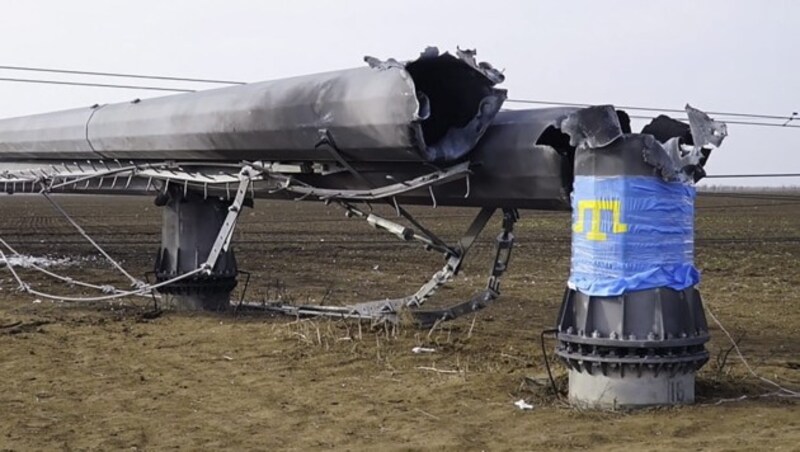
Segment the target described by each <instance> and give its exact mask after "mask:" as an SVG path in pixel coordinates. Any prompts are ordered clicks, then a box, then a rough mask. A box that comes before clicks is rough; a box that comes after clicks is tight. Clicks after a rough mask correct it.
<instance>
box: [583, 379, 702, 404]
mask: <svg viewBox="0 0 800 452" xmlns="http://www.w3.org/2000/svg"><path fill="white" fill-rule="evenodd" d="M694 377H695V374H694V372H687V373H682V374H677V375H674V376H670V375H669V374H668V373H666V372H661V373H659V374H658V376H656V375H655V373H654V372H653V371H650V370H643V371H642V374H641V376H638V375H637V374H636V373H635V372H631V373H630V374H628V373H626V375H625V377H620V376H619V375H618V374H617V375H614V374H609V375H602V374H595V375H592V374H589V373H587V372H581V371H578V370H575V369H571V370H570V371H569V401H570V403H572V404H573V405H576V406H580V407H585V408H605V409H616V408H643V407H649V406H659V405H681V404H689V403H694V380H695V378H694Z"/></svg>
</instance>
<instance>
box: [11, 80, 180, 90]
mask: <svg viewBox="0 0 800 452" xmlns="http://www.w3.org/2000/svg"><path fill="white" fill-rule="evenodd" d="M0 81H2V82H15V83H37V84H41V85H70V86H89V87H92V88H116V89H141V90H148V91H171V92H174V93H193V92H195V91H196V90H193V89H181V88H166V87H162V86H142V85H118V84H111V83H90V82H69V81H63V80H42V79H29V78H9V77H0Z"/></svg>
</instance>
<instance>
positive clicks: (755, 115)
mask: <svg viewBox="0 0 800 452" xmlns="http://www.w3.org/2000/svg"><path fill="white" fill-rule="evenodd" d="M506 102H511V103H517V104H536V105H561V106H565V107H588V106H590V105H591V104H584V103H579V102H555V101H549V100H533V99H506ZM614 106H615V107H616V108H619V109H622V110H634V111H660V112H666V113H686V111H685V110H680V109H677V108H660V107H640V106H633V105H614ZM706 113H708V114H709V115H717V116H738V117H743V118H760V119H780V120H787V119H792V118H795V117H796V116H797V115H798V112H796V111H795V112H792V114H791V115H765V114H760V113H739V112H736V113H733V112H723V111H707V112H706Z"/></svg>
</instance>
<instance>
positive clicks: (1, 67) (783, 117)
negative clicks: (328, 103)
mask: <svg viewBox="0 0 800 452" xmlns="http://www.w3.org/2000/svg"><path fill="white" fill-rule="evenodd" d="M0 70H10V71H33V72H47V73H59V74H69V75H88V76H100V77H122V78H137V79H147V80H165V81H179V82H190V83H214V84H224V85H243V84H245V83H244V82H240V81H235V80H218V79H207V78H191V77H173V76H165V75H149V74H128V73H121V72H101V71H83V70H74V69H57V68H45V67H34V66H11V65H0ZM0 81H5V82H17V83H38V84H54V85H70V86H88V87H97V88H117V89H140V90H150V91H167V92H181V93H188V92H194V91H196V90H193V89H181V88H169V87H162V86H142V85H127V84H110V83H93V82H76V81H61V80H43V79H22V78H11V77H0ZM506 102H509V103H523V104H537V105H559V106H572V107H587V106H589V105H591V104H586V103H578V102H557V101H549V100H534V99H507V100H506ZM616 107H617V108H620V109H623V110H632V111H652V112H666V113H684V111H683V110H680V109H674V108H658V107H642V106H633V105H616ZM707 113H708V114H712V115H717V116H732V117H741V118H754V119H768V120H770V119H771V120H781V121H784V122H783V123H782V124H777V123H764V122H753V121H735V120H728V121H725V122H726V123H728V124H737V125H747V126H762V127H788V128H800V125H792V124H789V123H790V122H791V121H793V120H795V119H796V118H797V117H798V112H792V114H791V115H766V114H760V113H741V112H719V111H709V112H707ZM631 118H636V119H654V117H653V116H637V115H631ZM676 119H678V120H681V121H686V120H687V119H686V118H676Z"/></svg>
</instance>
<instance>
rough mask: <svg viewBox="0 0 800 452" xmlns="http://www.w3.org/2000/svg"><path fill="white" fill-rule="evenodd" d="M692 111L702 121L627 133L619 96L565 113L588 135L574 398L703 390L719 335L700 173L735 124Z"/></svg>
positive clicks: (589, 400) (645, 397)
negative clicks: (711, 331)
mask: <svg viewBox="0 0 800 452" xmlns="http://www.w3.org/2000/svg"><path fill="white" fill-rule="evenodd" d="M687 113H688V114H689V118H690V125H685V124H682V123H679V122H677V121H673V120H669V119H667V118H664V119H662V121H660V122H659V121H656V122H654V123H652V124H651V125H649V126H648V127H646V128H645V130H644V131H643V133H642V134H631V133H625V132H624V131H623V128H622V126H621V124H620V122H619V120H618V116H617V113H616V112H615V111H614V110H613V108H612V107H591V108H588V109H585V110H580V111H578V112H576V113H574V114H573V115H571V116H570V117H568V118H567V119H566V120H565V121H564V122H562V130H563V131H564V132H566V133H567V134H568V135H570V138H571V140H572V144H573V145H576V146H577V148H576V152H575V181H574V191H573V195H572V210H573V214H572V218H573V226H572V266H571V271H570V278H569V284H568V289H567V291H566V294H565V296H564V301H563V304H562V306H561V309H560V312H559V316H558V340H559V345H558V349H557V353H558V355H559V356H560V357H561V359H562V360H563V362H564V363H565V364H566V365H567V367H568V368H569V399H570V401H571V402H572V403H573V404H577V405H581V406H588V407H602V408H617V407H640V406H650V405H671V404H683V403H692V402H693V401H694V383H695V371H697V370H698V369H699V368H700V367H701V366H702V365H703V364H705V362H706V361H707V360H708V352H707V351H706V350H705V347H704V344H705V342H707V341H708V339H709V335H708V326H707V324H706V319H705V315H704V313H703V306H702V301H701V298H700V293H699V292H698V291H697V289H696V288H695V286H696V285H697V284H698V282H699V280H700V275H699V273H698V271H697V269H696V268H695V267H694V263H693V257H694V200H695V194H696V193H695V188H694V186H693V184H694V182H695V180H696V179H698V178H699V177H702V175H703V174H704V173H703V171H702V164H703V163H705V159H706V158H707V156H708V152H709V148H707V147H704V146H707V145H711V146H717V145H719V144H720V142H721V141H722V138H723V137H724V136H725V134H726V131H725V126H724V125H723V124H718V123H715V122H713V121H711V120H710V119H709V118H708V117H706V116H705V115H704V114H703V113H701V112H699V111H697V110H694V109H692V108H691V107H688V106H687ZM670 129H671V130H670ZM676 131H677V133H676Z"/></svg>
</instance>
